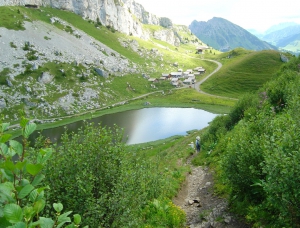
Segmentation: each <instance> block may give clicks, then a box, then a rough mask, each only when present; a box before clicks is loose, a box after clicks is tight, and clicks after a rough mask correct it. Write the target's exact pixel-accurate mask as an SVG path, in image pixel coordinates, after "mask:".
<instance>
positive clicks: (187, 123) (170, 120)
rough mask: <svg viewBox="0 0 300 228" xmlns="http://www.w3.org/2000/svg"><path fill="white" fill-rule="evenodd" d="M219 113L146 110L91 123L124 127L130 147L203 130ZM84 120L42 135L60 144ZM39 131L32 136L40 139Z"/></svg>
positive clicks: (186, 110)
mask: <svg viewBox="0 0 300 228" xmlns="http://www.w3.org/2000/svg"><path fill="white" fill-rule="evenodd" d="M216 115H217V114H213V113H210V112H207V111H204V110H200V109H194V108H144V109H139V110H130V111H124V112H119V113H114V114H108V115H104V116H100V117H97V118H94V119H90V120H88V121H92V122H95V123H101V125H102V126H108V127H112V126H113V125H114V124H116V125H118V126H119V127H121V128H124V135H125V136H128V138H127V141H126V144H128V145H131V144H138V143H144V142H150V141H155V140H159V139H165V138H168V137H171V136H174V135H186V134H187V131H189V130H194V129H197V130H200V129H202V128H204V127H206V126H208V124H209V122H210V121H212V120H213V119H214V118H215V116H216ZM82 125H83V121H78V122H75V123H72V124H68V125H65V126H61V127H57V128H51V129H47V130H43V131H42V134H43V135H44V136H45V137H49V138H50V139H51V141H52V142H58V143H59V142H60V140H59V139H60V136H61V134H62V133H63V132H64V131H65V127H66V128H67V129H68V131H69V132H71V131H74V132H76V131H77V129H78V128H80V127H82ZM37 134H38V133H37V132H36V133H34V135H32V136H33V137H36V136H37Z"/></svg>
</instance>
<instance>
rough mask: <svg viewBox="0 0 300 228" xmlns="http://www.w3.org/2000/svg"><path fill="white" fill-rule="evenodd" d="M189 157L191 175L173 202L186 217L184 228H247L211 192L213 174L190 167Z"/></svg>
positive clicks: (188, 163)
mask: <svg viewBox="0 0 300 228" xmlns="http://www.w3.org/2000/svg"><path fill="white" fill-rule="evenodd" d="M194 156H195V154H194V155H193V156H191V157H190V158H189V159H188V161H187V165H190V166H191V173H190V174H188V176H187V177H186V181H185V182H184V183H183V185H182V187H181V189H180V191H179V192H178V195H177V196H176V197H175V198H174V199H173V202H174V203H175V204H176V205H177V206H179V207H181V208H182V209H183V210H184V211H185V213H186V217H187V223H186V227H190V228H223V227H226V228H249V227H250V226H248V225H246V224H245V223H243V222H241V221H239V220H238V219H237V217H236V216H235V215H233V214H231V213H230V212H229V210H228V204H227V202H226V200H225V199H222V198H219V197H217V196H216V195H215V194H214V192H213V185H214V182H213V173H212V171H210V170H209V169H208V168H207V167H201V166H199V167H195V166H193V165H191V160H192V159H193V157H194Z"/></svg>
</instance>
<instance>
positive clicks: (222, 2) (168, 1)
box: [135, 0, 300, 32]
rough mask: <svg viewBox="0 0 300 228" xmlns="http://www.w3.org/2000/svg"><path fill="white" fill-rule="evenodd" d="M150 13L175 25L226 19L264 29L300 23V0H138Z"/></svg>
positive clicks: (249, 27)
mask: <svg viewBox="0 0 300 228" xmlns="http://www.w3.org/2000/svg"><path fill="white" fill-rule="evenodd" d="M135 1H136V2H138V3H140V4H141V5H143V6H144V8H145V10H146V11H148V12H149V13H152V14H155V15H156V16H159V17H168V18H170V19H171V20H172V22H173V23H174V24H179V25H187V26H188V25H190V24H191V23H192V21H193V20H197V21H208V20H209V19H212V18H213V17H221V18H224V19H226V20H228V21H230V22H232V23H234V24H236V25H239V26H241V27H242V28H244V29H255V30H257V31H259V32H264V31H265V30H267V29H268V28H270V27H271V26H272V25H277V24H279V23H282V22H296V23H298V24H300V1H299V0H284V1H283V0H135Z"/></svg>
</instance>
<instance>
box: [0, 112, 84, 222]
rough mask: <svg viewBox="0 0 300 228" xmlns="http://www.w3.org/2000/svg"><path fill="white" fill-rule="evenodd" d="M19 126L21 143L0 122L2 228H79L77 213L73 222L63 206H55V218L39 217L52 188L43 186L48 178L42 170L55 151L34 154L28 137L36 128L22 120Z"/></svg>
mask: <svg viewBox="0 0 300 228" xmlns="http://www.w3.org/2000/svg"><path fill="white" fill-rule="evenodd" d="M20 126H21V128H22V136H23V139H22V143H20V142H18V141H15V140H12V139H11V135H10V134H7V133H5V131H6V130H7V129H8V127H9V124H8V123H0V227H1V228H2V227H15V228H26V227H68V228H74V227H79V224H80V222H81V217H80V215H78V214H75V215H74V222H72V223H71V219H70V217H69V215H70V214H71V213H72V211H69V212H66V213H62V210H63V205H62V204H61V203H53V208H54V210H55V215H54V216H53V218H54V219H52V218H47V217H42V216H40V214H41V213H42V211H43V209H44V207H45V204H46V201H45V197H44V194H45V190H48V189H49V187H48V186H45V185H43V183H42V182H43V179H44V178H45V176H44V175H43V174H42V172H41V171H42V169H43V167H44V166H45V165H46V162H47V161H48V160H49V159H50V157H51V154H52V150H51V149H50V148H43V149H40V150H38V151H35V152H36V153H34V151H33V150H32V148H28V137H29V135H30V134H31V133H32V132H33V131H34V130H35V129H36V125H35V124H34V123H30V122H29V120H27V119H24V118H23V119H22V121H21V123H20ZM29 151H31V152H32V153H34V154H37V156H36V157H34V160H30V159H29V158H28V152H29ZM29 157H30V156H29ZM31 157H32V156H31ZM68 224H69V225H68Z"/></svg>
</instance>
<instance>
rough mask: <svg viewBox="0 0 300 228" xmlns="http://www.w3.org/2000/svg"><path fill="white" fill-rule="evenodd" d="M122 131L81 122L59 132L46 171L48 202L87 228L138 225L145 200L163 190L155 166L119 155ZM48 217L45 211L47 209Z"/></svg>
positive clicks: (122, 151) (130, 155)
mask: <svg viewBox="0 0 300 228" xmlns="http://www.w3.org/2000/svg"><path fill="white" fill-rule="evenodd" d="M122 138H123V134H122V130H121V129H119V128H117V127H115V128H112V129H111V128H106V127H101V126H100V125H98V126H94V124H89V123H86V125H85V127H83V128H81V129H80V130H79V131H78V133H71V134H67V133H66V134H64V136H63V137H62V143H61V145H60V146H58V147H57V148H56V151H55V153H54V159H52V160H51V161H50V163H49V165H48V166H47V169H46V173H45V174H46V180H47V183H48V184H49V185H50V187H51V192H49V194H48V195H47V198H48V199H49V201H50V202H61V203H63V204H64V205H69V206H68V207H67V210H72V211H74V212H76V213H79V214H82V215H84V218H85V219H84V220H83V223H84V224H88V225H90V226H91V227H99V226H102V227H124V226H128V227H141V224H144V223H147V221H144V220H143V217H142V215H141V211H142V208H144V207H145V206H146V205H147V204H148V202H149V201H152V200H153V199H155V198H158V197H159V196H160V195H161V194H162V192H163V191H164V186H165V183H164V179H163V178H164V175H163V174H161V173H158V172H157V171H156V170H157V165H156V164H155V163H154V164H152V163H150V162H147V161H146V160H144V159H141V158H139V156H136V155H135V154H134V153H131V152H129V151H125V144H124V143H122ZM47 213H49V211H47Z"/></svg>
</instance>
